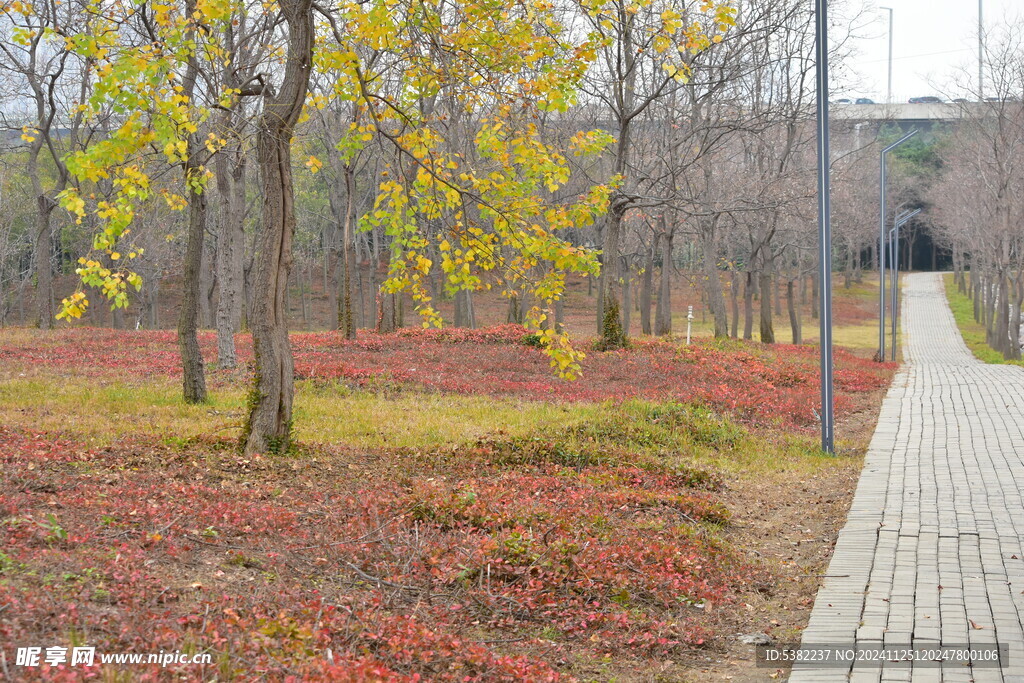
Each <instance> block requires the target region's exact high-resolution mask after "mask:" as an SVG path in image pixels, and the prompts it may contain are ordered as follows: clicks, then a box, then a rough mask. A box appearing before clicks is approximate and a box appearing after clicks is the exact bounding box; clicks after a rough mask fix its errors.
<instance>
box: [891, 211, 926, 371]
mask: <svg viewBox="0 0 1024 683" xmlns="http://www.w3.org/2000/svg"><path fill="white" fill-rule="evenodd" d="M919 213H921V209H914V210H913V211H904V212H903V213H901V214H900V215H899V216H897V217H896V220H895V221H894V225H893V228H892V230H890V231H889V240H890V242H889V243H890V244H891V245H892V350H891V353H892V357H891V360H896V319H897V318H898V317H899V310H900V309H899V291H900V228H902V227H903V226H904V225H906V224H907V223H908V222H909V221H910V219H911V218H913V217H914V216H916V215H917V214H919Z"/></svg>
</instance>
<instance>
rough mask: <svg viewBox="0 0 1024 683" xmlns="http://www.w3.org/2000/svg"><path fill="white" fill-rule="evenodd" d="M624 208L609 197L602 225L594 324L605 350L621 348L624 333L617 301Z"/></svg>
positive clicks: (620, 199)
mask: <svg viewBox="0 0 1024 683" xmlns="http://www.w3.org/2000/svg"><path fill="white" fill-rule="evenodd" d="M626 208H627V205H626V202H625V201H624V200H623V199H622V198H620V197H615V198H613V199H612V202H611V206H610V208H609V209H608V215H607V218H606V220H605V224H604V251H603V253H602V254H601V257H602V258H601V260H602V266H601V288H600V292H599V293H598V325H599V330H600V334H601V346H602V347H603V348H604V349H606V350H607V349H621V348H622V347H623V346H625V345H626V333H625V331H624V330H623V329H622V318H621V311H622V302H621V301H620V300H619V289H620V287H619V233H620V230H621V227H622V217H623V216H624V215H625V213H626Z"/></svg>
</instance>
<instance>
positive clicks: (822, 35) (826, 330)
mask: <svg viewBox="0 0 1024 683" xmlns="http://www.w3.org/2000/svg"><path fill="white" fill-rule="evenodd" d="M814 9H815V13H814V24H815V26H814V31H815V38H816V40H815V65H816V76H817V105H818V113H817V138H818V247H819V251H818V274H819V278H818V281H819V282H820V283H821V296H820V298H819V302H818V303H819V306H820V314H819V316H818V320H819V324H820V327H819V330H820V334H819V338H820V342H819V344H820V346H821V450H823V451H825V452H826V453H834V452H835V433H834V431H835V415H834V413H833V405H834V393H833V385H832V215H831V214H832V204H831V198H830V196H829V195H830V193H831V187H830V185H831V182H830V181H831V178H830V175H829V174H830V169H829V164H830V162H831V158H830V156H829V140H828V7H827V0H814Z"/></svg>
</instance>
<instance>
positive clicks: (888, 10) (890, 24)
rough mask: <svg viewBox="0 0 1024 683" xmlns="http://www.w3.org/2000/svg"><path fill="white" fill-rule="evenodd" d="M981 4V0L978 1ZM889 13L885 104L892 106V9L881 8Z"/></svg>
mask: <svg viewBox="0 0 1024 683" xmlns="http://www.w3.org/2000/svg"><path fill="white" fill-rule="evenodd" d="M978 2H981V0H978ZM878 9H884V10H885V11H887V12H888V13H889V90H888V93H889V94H888V96H887V97H886V100H885V103H886V104H892V7H879V8H878Z"/></svg>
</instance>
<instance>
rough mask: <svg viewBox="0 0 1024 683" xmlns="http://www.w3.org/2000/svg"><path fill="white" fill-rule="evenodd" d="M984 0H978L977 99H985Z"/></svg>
mask: <svg viewBox="0 0 1024 683" xmlns="http://www.w3.org/2000/svg"><path fill="white" fill-rule="evenodd" d="M984 2H985V0H978V101H979V102H984V101H985V15H984V14H983V7H982V5H983V4H984Z"/></svg>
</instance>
